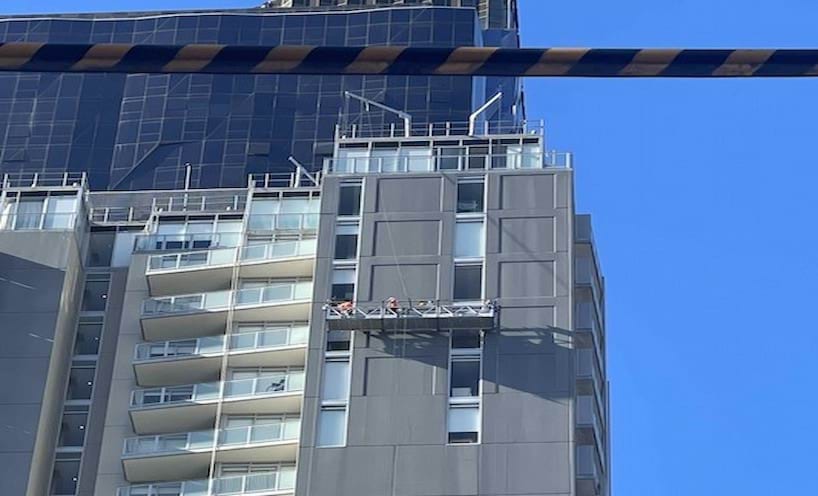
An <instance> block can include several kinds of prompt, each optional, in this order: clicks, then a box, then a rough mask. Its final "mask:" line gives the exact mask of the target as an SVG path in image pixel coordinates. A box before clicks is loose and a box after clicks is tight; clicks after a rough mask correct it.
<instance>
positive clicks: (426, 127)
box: [335, 119, 545, 140]
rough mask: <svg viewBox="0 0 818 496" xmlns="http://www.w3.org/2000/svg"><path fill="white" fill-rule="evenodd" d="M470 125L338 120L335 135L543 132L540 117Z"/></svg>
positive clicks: (429, 135) (339, 136) (394, 136)
mask: <svg viewBox="0 0 818 496" xmlns="http://www.w3.org/2000/svg"><path fill="white" fill-rule="evenodd" d="M471 131H472V129H471V126H470V125H469V123H468V122H436V123H430V124H422V123H412V124H411V125H410V126H409V132H408V133H407V132H406V127H405V125H404V124H403V123H393V124H388V125H383V126H369V125H361V124H346V125H343V124H339V125H338V126H336V134H335V136H336V138H337V139H339V140H345V139H369V138H407V137H411V138H418V137H424V138H429V137H446V136H470V135H471V136H497V135H500V136H502V135H520V134H531V135H537V136H541V135H543V134H544V132H545V123H544V121H542V120H540V119H533V120H525V121H519V122H514V121H487V122H481V123H478V124H477V125H476V126H475V127H474V129H473V131H474V133H471Z"/></svg>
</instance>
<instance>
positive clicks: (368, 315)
mask: <svg viewBox="0 0 818 496" xmlns="http://www.w3.org/2000/svg"><path fill="white" fill-rule="evenodd" d="M495 309H496V305H495V303H494V302H493V301H485V302H482V303H476V304H475V303H448V302H445V303H444V302H441V301H440V300H412V301H408V302H406V303H400V302H392V301H389V300H384V301H382V302H381V303H380V304H375V305H373V304H364V305H356V304H354V303H352V302H340V303H339V302H329V303H327V304H325V305H324V311H325V312H326V318H327V319H397V318H455V317H491V318H493V317H494V315H495Z"/></svg>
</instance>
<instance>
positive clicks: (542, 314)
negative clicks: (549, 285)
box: [500, 307, 555, 329]
mask: <svg viewBox="0 0 818 496" xmlns="http://www.w3.org/2000/svg"><path fill="white" fill-rule="evenodd" d="M554 310H555V309H554V307H505V308H503V309H502V311H501V312H500V326H501V327H502V328H503V329H544V328H545V327H548V326H553V325H554V322H555V320H554V319H555V316H554Z"/></svg>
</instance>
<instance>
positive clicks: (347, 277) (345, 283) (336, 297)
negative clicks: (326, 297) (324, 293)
mask: <svg viewBox="0 0 818 496" xmlns="http://www.w3.org/2000/svg"><path fill="white" fill-rule="evenodd" d="M331 298H332V300H333V301H352V300H354V299H355V269H335V271H333V273H332V295H331Z"/></svg>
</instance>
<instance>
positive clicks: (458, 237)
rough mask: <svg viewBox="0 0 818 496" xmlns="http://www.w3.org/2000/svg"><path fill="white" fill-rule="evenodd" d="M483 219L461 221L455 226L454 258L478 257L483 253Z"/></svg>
mask: <svg viewBox="0 0 818 496" xmlns="http://www.w3.org/2000/svg"><path fill="white" fill-rule="evenodd" d="M483 239H484V234H483V221H482V220H481V221H461V222H458V223H457V225H456V227H455V233H454V256H455V258H480V257H482V256H483V254H484V253H485V249H484V242H483Z"/></svg>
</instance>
